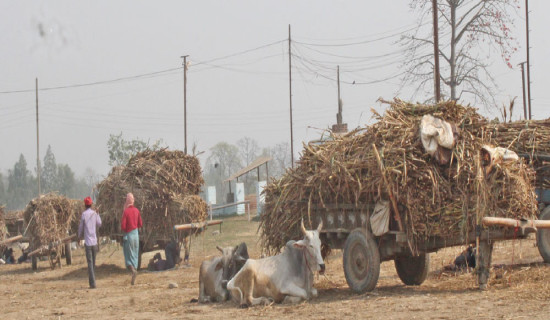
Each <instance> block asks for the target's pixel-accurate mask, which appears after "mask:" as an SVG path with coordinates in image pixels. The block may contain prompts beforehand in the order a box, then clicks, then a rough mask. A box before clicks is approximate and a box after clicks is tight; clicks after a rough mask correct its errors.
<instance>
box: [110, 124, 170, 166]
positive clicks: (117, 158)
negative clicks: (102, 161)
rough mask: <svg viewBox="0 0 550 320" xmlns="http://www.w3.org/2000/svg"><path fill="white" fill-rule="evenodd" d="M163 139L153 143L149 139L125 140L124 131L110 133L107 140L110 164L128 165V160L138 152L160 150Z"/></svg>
mask: <svg viewBox="0 0 550 320" xmlns="http://www.w3.org/2000/svg"><path fill="white" fill-rule="evenodd" d="M162 144H163V142H162V139H160V140H157V141H155V143H153V144H152V145H151V144H150V143H149V141H147V142H145V141H143V140H139V139H134V140H125V139H124V138H123V137H122V132H121V133H120V134H119V135H114V134H111V135H109V140H108V141H107V149H108V151H109V165H111V166H119V165H126V164H127V163H128V160H130V158H131V157H132V156H133V155H135V154H136V153H138V152H141V151H144V150H146V149H151V150H158V149H160V148H161V147H162Z"/></svg>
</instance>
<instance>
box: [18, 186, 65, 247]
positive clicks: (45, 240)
mask: <svg viewBox="0 0 550 320" xmlns="http://www.w3.org/2000/svg"><path fill="white" fill-rule="evenodd" d="M24 216H25V221H27V223H28V229H27V235H29V236H30V238H31V240H30V247H31V248H32V249H38V248H41V247H42V246H48V245H50V244H52V243H58V244H59V247H58V248H57V249H56V250H55V252H56V254H57V255H58V258H59V257H60V255H61V250H60V248H61V246H62V245H63V243H61V239H63V238H66V237H67V236H69V232H70V228H71V223H72V221H73V219H74V214H73V208H72V206H71V200H69V199H67V198H66V197H64V196H61V195H58V194H56V193H48V194H45V195H41V196H40V197H38V198H34V199H33V200H31V201H30V202H29V204H28V205H27V207H26V208H25V212H24Z"/></svg>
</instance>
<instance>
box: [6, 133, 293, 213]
mask: <svg viewBox="0 0 550 320" xmlns="http://www.w3.org/2000/svg"><path fill="white" fill-rule="evenodd" d="M162 147H163V142H162V140H157V141H155V142H154V143H153V144H150V143H149V142H145V141H142V140H140V139H133V140H126V139H124V138H123V137H122V133H120V134H119V135H110V137H109V140H108V141H107V150H108V153H109V161H108V163H109V165H111V166H117V165H125V164H126V163H128V160H129V159H130V158H131V157H132V156H133V155H135V154H136V153H138V152H140V151H144V150H146V149H150V150H158V149H160V148H162ZM261 156H264V157H271V158H272V160H271V161H269V163H268V169H269V177H270V178H278V177H280V176H281V175H282V174H283V173H284V172H285V170H286V169H287V168H288V167H290V165H291V163H290V147H289V144H288V143H287V142H281V143H279V144H276V145H275V146H273V147H266V148H261V147H260V146H259V144H258V142H257V141H256V140H254V139H252V138H250V137H244V138H241V139H240V140H238V141H237V143H236V144H231V143H227V142H219V143H217V144H216V145H215V146H213V147H212V148H210V155H209V157H208V158H207V160H206V163H205V165H204V168H202V169H203V175H204V179H205V182H206V183H205V184H206V186H216V189H217V192H216V193H217V201H218V203H222V202H224V201H225V197H226V194H227V193H228V192H229V185H228V183H224V180H226V179H227V178H229V177H230V176H231V175H232V174H234V173H236V172H237V171H238V170H240V169H242V168H244V167H246V166H248V165H249V164H250V163H252V162H253V161H254V160H256V159H257V158H258V157H261ZM28 166H29V165H28V163H27V160H26V159H25V157H24V156H23V154H21V155H20V156H19V160H18V161H17V162H16V163H15V164H14V165H13V168H12V169H10V170H8V174H7V176H4V175H2V174H0V206H2V205H5V206H6V209H7V210H19V209H24V208H25V206H26V205H27V204H28V203H29V202H30V201H31V200H32V199H33V198H35V197H36V196H37V195H38V179H37V174H36V173H37V170H36V168H35V167H33V168H32V171H31V170H30V169H29V167H28ZM40 166H41V170H40V171H41V172H40V186H41V190H40V191H41V193H42V194H45V193H48V192H52V191H55V192H57V193H59V194H61V195H64V196H67V197H68V198H71V199H82V198H84V197H86V196H90V195H92V193H93V188H94V186H95V185H96V184H97V183H98V182H99V177H98V175H97V173H96V172H95V171H94V170H93V169H91V168H88V169H86V171H85V173H84V175H83V176H82V177H78V178H77V177H75V174H74V172H73V170H72V169H71V167H70V166H69V165H68V164H58V163H57V162H56V160H55V155H54V153H53V151H52V148H51V146H48V149H47V151H46V155H45V156H44V159H43V160H42V163H41V164H40ZM259 178H260V180H268V177H266V170H265V166H262V167H261V168H260V177H259ZM257 180H258V171H257V170H252V171H251V172H249V173H247V174H245V175H244V176H242V177H240V178H239V182H243V183H244V184H245V193H246V194H253V193H255V192H256V181H257ZM232 186H233V187H232V188H233V189H232V192H235V189H234V182H233V185H232Z"/></svg>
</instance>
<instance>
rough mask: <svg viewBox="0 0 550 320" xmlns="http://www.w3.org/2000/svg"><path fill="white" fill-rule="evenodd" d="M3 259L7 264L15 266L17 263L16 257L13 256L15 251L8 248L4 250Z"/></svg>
mask: <svg viewBox="0 0 550 320" xmlns="http://www.w3.org/2000/svg"><path fill="white" fill-rule="evenodd" d="M3 259H4V261H5V262H6V264H14V263H15V256H14V255H13V249H12V248H7V249H6V250H4V254H3Z"/></svg>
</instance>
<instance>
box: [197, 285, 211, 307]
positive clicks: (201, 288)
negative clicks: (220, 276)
mask: <svg viewBox="0 0 550 320" xmlns="http://www.w3.org/2000/svg"><path fill="white" fill-rule="evenodd" d="M208 302H210V297H209V296H207V295H205V294H204V283H203V282H202V281H200V283H199V303H208Z"/></svg>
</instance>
